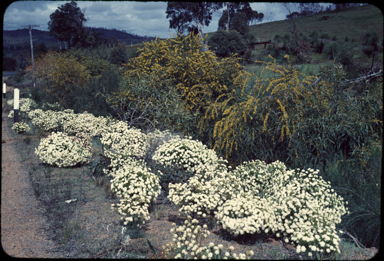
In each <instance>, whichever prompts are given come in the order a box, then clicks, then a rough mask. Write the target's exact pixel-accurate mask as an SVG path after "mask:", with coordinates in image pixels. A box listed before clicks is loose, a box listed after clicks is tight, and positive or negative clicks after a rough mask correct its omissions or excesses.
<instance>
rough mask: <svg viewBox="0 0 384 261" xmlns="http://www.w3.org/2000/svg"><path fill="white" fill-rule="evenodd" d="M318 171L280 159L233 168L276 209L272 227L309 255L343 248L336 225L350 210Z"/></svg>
mask: <svg viewBox="0 0 384 261" xmlns="http://www.w3.org/2000/svg"><path fill="white" fill-rule="evenodd" d="M318 172H319V171H318V170H316V171H315V170H313V169H308V170H300V169H295V170H289V169H287V168H286V167H285V165H284V164H283V163H282V162H280V161H276V162H273V163H271V164H266V163H265V162H262V161H260V160H255V161H251V162H245V163H244V164H242V165H241V166H239V167H238V168H236V170H234V173H235V174H236V175H237V176H239V177H242V179H247V177H248V178H249V180H251V181H252V183H253V184H254V187H255V188H257V189H258V190H259V191H260V192H259V193H256V191H255V190H254V191H255V193H256V194H257V195H259V196H261V197H263V198H265V199H267V200H268V203H269V206H270V207H272V208H273V210H274V216H275V219H276V220H275V221H276V223H275V224H274V225H273V226H272V225H270V226H269V229H271V231H273V232H274V233H275V234H276V235H277V236H278V237H282V238H283V240H284V241H285V242H287V243H288V242H292V243H293V244H295V245H296V246H297V252H298V253H301V252H305V253H308V255H309V256H311V255H313V253H314V252H316V253H319V254H322V253H330V252H334V251H336V252H339V251H340V250H339V246H338V245H339V241H340V239H339V237H338V235H337V232H336V225H337V224H339V223H340V222H341V216H343V215H344V214H347V213H348V210H347V208H346V207H345V205H344V202H343V198H342V197H340V196H339V195H337V194H336V192H335V191H334V190H333V189H332V188H331V185H330V183H329V182H326V181H324V180H323V179H322V177H320V176H319V175H317V174H318ZM247 183H248V184H250V182H247ZM346 203H347V202H346ZM239 221H240V220H239Z"/></svg>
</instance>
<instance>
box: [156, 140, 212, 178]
mask: <svg viewBox="0 0 384 261" xmlns="http://www.w3.org/2000/svg"><path fill="white" fill-rule="evenodd" d="M152 159H153V160H155V161H157V162H158V163H160V164H162V165H164V166H172V167H177V168H179V169H181V170H184V171H188V172H192V173H199V172H204V171H205V170H206V168H207V167H208V166H210V165H213V166H217V164H218V157H217V155H216V152H215V151H214V150H211V149H208V148H207V146H205V145H204V144H203V143H202V142H200V141H195V140H192V138H191V137H189V138H187V139H179V138H176V139H172V140H170V141H168V142H166V143H164V144H162V145H161V146H159V147H158V148H157V150H156V152H155V154H154V155H153V157H152Z"/></svg>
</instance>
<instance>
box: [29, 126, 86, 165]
mask: <svg viewBox="0 0 384 261" xmlns="http://www.w3.org/2000/svg"><path fill="white" fill-rule="evenodd" d="M35 154H36V155H37V156H38V157H39V159H40V160H42V161H43V162H44V163H47V164H50V165H53V166H57V167H70V166H75V165H77V164H82V163H88V162H89V160H90V158H91V157H92V151H90V150H89V149H87V148H84V147H83V146H82V145H81V144H80V143H78V142H75V141H73V140H72V138H71V137H69V136H68V135H67V134H65V133H62V132H57V133H55V132H52V133H51V135H49V136H48V137H47V138H45V139H41V141H40V144H39V146H38V147H37V148H36V149H35Z"/></svg>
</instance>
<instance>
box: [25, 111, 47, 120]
mask: <svg viewBox="0 0 384 261" xmlns="http://www.w3.org/2000/svg"><path fill="white" fill-rule="evenodd" d="M43 114H44V111H43V110H42V109H35V110H31V111H30V112H28V118H29V119H31V120H32V119H34V118H38V117H40V116H42V115H43Z"/></svg>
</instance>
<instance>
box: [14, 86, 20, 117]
mask: <svg viewBox="0 0 384 261" xmlns="http://www.w3.org/2000/svg"><path fill="white" fill-rule="evenodd" d="M13 119H14V121H13V122H19V89H18V88H15V90H14V94H13Z"/></svg>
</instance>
